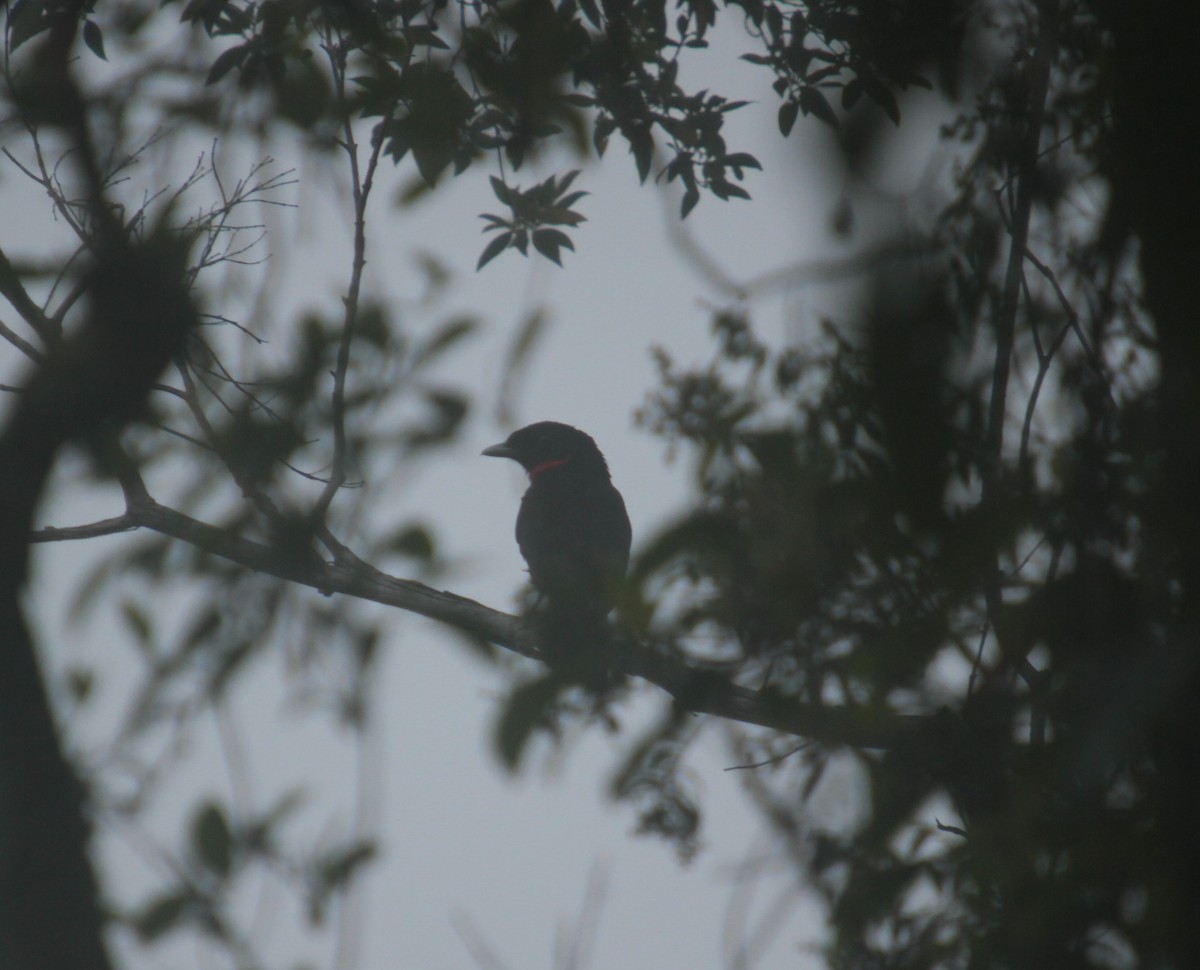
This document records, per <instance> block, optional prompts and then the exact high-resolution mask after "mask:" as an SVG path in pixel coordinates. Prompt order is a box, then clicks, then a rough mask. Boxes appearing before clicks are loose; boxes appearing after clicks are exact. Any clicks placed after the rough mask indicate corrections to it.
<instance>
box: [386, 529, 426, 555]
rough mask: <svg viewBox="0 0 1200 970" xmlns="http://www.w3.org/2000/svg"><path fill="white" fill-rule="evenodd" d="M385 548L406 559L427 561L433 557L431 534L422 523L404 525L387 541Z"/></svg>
mask: <svg viewBox="0 0 1200 970" xmlns="http://www.w3.org/2000/svg"><path fill="white" fill-rule="evenodd" d="M387 550H388V551H389V552H394V553H396V554H397V555H400V556H404V557H406V558H408V559H419V560H420V561H421V562H428V561H429V560H430V559H432V558H433V551H434V543H433V536H431V535H430V534H429V530H428V529H426V528H425V527H424V526H423V525H410V526H406V527H405V528H403V529H401V530H400V531H399V532H398V533H397V534H396V535H395V536H393V537H392V538H391V540H390V541H389V542H388V543H387Z"/></svg>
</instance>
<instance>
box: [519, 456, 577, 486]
mask: <svg viewBox="0 0 1200 970" xmlns="http://www.w3.org/2000/svg"><path fill="white" fill-rule="evenodd" d="M570 460H571V459H570V458H551V459H550V461H544V462H542V463H541V464H540V465H534V466H533V467H532V468H531V469H529V480H530V481H531V482H536V481H537V480H538V479H539V478H541V477H542V476H543V475H545V474H546V472H552V471H554V469H556V468H562V466H563V465H565V464H566V463H567V462H569V461H570Z"/></svg>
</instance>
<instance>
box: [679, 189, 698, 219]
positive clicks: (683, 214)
mask: <svg viewBox="0 0 1200 970" xmlns="http://www.w3.org/2000/svg"><path fill="white" fill-rule="evenodd" d="M699 201H700V190H699V189H697V188H696V186H694V185H689V186H688V187H687V191H686V192H684V193H683V201H682V202H680V203H679V218H680V219H686V218H687V217H688V213H689V212H691V211H692V210H693V209H694V208H696V203H698V202H699Z"/></svg>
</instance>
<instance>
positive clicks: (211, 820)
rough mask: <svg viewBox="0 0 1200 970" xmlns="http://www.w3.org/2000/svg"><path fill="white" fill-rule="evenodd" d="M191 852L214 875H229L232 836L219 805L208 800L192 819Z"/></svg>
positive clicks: (231, 860)
mask: <svg viewBox="0 0 1200 970" xmlns="http://www.w3.org/2000/svg"><path fill="white" fill-rule="evenodd" d="M192 854H193V855H194V856H195V857H196V861H197V862H199V863H200V864H201V865H203V866H204V868H206V869H207V870H209V872H212V873H213V874H214V875H217V876H222V877H223V876H227V875H229V870H230V866H231V864H232V862H233V836H232V834H231V833H230V830H229V823H228V821H226V819H225V812H224V811H223V810H222V809H221V807H220V806H219V805H216V804H214V803H212V802H209V803H208V804H207V805H205V806H204V807H203V808H202V809H200V811H199V812H198V813H197V814H196V817H195V818H194V819H193V821H192Z"/></svg>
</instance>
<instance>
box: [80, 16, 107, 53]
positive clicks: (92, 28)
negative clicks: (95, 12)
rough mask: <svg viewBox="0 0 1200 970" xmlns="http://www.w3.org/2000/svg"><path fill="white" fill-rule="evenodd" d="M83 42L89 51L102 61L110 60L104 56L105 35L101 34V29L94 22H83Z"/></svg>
mask: <svg viewBox="0 0 1200 970" xmlns="http://www.w3.org/2000/svg"><path fill="white" fill-rule="evenodd" d="M83 42H84V43H85V44H87V46H88V50H90V51H91V52H92V53H93V54H95V55H96V56H97V57H98V58H100V60H102V61H107V60H108V58H107V57H105V56H104V35H103V34H101V33H100V28H99V27H97V26H96V22H95V21H94V20H85V21H84V22H83Z"/></svg>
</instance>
